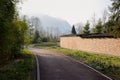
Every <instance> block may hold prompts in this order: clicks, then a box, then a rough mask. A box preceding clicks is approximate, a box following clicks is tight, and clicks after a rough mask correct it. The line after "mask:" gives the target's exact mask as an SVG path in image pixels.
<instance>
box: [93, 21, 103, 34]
mask: <svg viewBox="0 0 120 80" xmlns="http://www.w3.org/2000/svg"><path fill="white" fill-rule="evenodd" d="M102 29H103V26H102V21H101V19H99V21H98V23H97V24H96V25H95V28H94V32H95V33H102Z"/></svg>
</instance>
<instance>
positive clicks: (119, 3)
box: [110, 0, 120, 37]
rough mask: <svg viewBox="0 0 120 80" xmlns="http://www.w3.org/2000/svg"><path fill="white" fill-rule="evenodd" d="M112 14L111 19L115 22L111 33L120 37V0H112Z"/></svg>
mask: <svg viewBox="0 0 120 80" xmlns="http://www.w3.org/2000/svg"><path fill="white" fill-rule="evenodd" d="M110 11H111V13H112V15H111V16H110V21H112V22H113V23H114V25H111V26H112V29H111V32H110V33H111V34H112V35H113V36H114V37H120V0H112V7H111V8H110Z"/></svg>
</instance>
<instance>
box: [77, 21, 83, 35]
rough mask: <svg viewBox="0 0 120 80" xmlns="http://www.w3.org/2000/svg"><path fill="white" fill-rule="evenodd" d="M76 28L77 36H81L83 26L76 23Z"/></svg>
mask: <svg viewBox="0 0 120 80" xmlns="http://www.w3.org/2000/svg"><path fill="white" fill-rule="evenodd" d="M76 26H77V33H78V34H82V33H83V31H82V29H83V24H82V23H78V24H76Z"/></svg>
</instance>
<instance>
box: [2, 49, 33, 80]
mask: <svg viewBox="0 0 120 80" xmlns="http://www.w3.org/2000/svg"><path fill="white" fill-rule="evenodd" d="M33 62H34V55H33V54H32V53H31V52H30V51H28V50H26V49H25V50H23V51H22V54H21V55H19V57H18V58H17V59H15V60H13V61H10V62H9V63H8V64H7V65H5V66H3V67H1V68H0V80H30V76H31V73H32V70H33V67H34V66H33Z"/></svg>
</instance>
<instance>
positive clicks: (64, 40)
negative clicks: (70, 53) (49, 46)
mask: <svg viewBox="0 0 120 80" xmlns="http://www.w3.org/2000/svg"><path fill="white" fill-rule="evenodd" d="M60 46H61V47H63V48H69V49H75V50H82V51H88V52H97V53H104V54H111V55H116V56H120V38H119V39H115V38H81V37H79V36H72V37H70V36H69V37H68V36H67V37H61V38H60Z"/></svg>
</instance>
